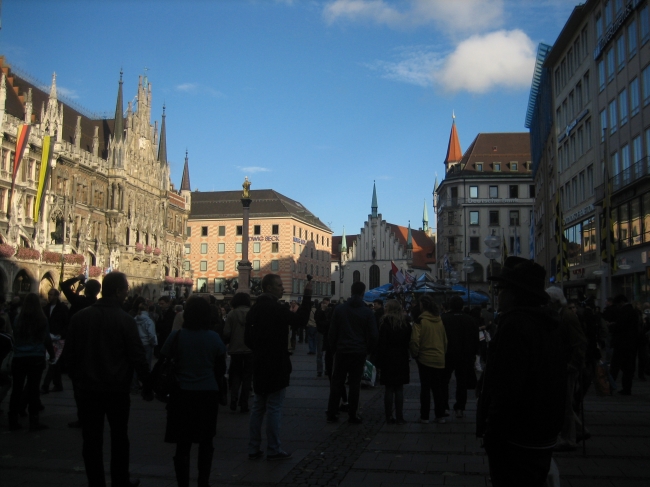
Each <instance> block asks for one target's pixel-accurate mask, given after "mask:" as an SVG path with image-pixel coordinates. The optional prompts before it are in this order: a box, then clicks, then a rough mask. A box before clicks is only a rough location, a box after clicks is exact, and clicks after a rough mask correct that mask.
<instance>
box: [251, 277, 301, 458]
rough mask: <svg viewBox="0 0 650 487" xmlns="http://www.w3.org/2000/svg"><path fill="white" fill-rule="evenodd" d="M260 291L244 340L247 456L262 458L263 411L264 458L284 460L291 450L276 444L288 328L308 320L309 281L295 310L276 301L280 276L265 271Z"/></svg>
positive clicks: (287, 358)
mask: <svg viewBox="0 0 650 487" xmlns="http://www.w3.org/2000/svg"><path fill="white" fill-rule="evenodd" d="M262 290H263V293H262V294H260V296H259V297H258V298H257V300H256V301H255V304H254V305H253V306H252V307H251V309H250V311H249V312H248V314H247V315H246V331H245V335H244V343H245V344H246V346H247V347H248V348H250V349H251V350H252V352H253V392H254V393H255V398H254V400H253V408H252V411H251V417H250V439H249V442H248V458H250V459H251V460H256V459H259V458H262V456H263V455H264V452H263V451H262V450H261V446H262V421H263V420H264V415H265V414H266V416H267V417H266V440H267V454H266V459H267V460H284V459H286V458H290V457H291V453H287V452H285V451H284V450H282V446H281V444H280V419H281V417H282V404H283V403H284V396H285V393H286V390H287V387H288V386H289V377H290V375H291V358H290V355H289V330H290V329H292V328H295V327H296V326H298V327H302V326H305V325H306V324H307V321H308V320H309V312H310V310H311V292H312V283H311V281H308V282H307V284H306V285H305V293H304V295H303V298H302V303H301V305H300V306H299V307H298V309H297V311H296V312H295V313H293V312H291V310H289V309H287V308H286V307H285V306H283V305H282V303H280V302H278V300H279V299H280V298H281V297H282V295H283V294H284V287H283V285H282V277H280V276H279V275H277V274H267V275H265V276H264V277H263V278H262Z"/></svg>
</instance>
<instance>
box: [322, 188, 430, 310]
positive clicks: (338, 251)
mask: <svg viewBox="0 0 650 487" xmlns="http://www.w3.org/2000/svg"><path fill="white" fill-rule="evenodd" d="M370 209H371V212H370V214H369V215H368V219H367V220H366V221H365V223H364V225H363V227H362V228H361V232H360V233H359V234H358V235H353V236H346V235H345V231H344V232H343V235H341V236H336V237H334V238H333V239H332V242H333V245H332V282H331V293H332V297H333V299H338V300H341V299H347V298H349V297H350V288H351V286H352V284H353V283H354V282H357V281H362V282H363V283H365V285H366V289H374V288H376V287H378V286H382V285H384V284H387V283H390V282H392V280H393V271H392V264H391V262H392V263H394V264H395V265H396V266H397V268H398V269H399V270H401V271H402V272H403V273H404V274H406V273H409V274H410V275H412V276H413V277H414V278H417V277H419V276H420V275H421V274H423V273H425V272H426V273H432V272H433V271H434V270H435V263H436V254H435V235H434V233H433V231H432V230H431V229H430V228H429V218H428V212H427V208H426V203H425V206H424V211H423V215H422V227H421V228H419V229H412V228H411V226H410V223H409V225H408V226H407V227H404V226H401V225H395V224H393V223H388V222H386V220H384V219H383V218H382V215H381V213H379V212H378V209H379V207H378V204H377V188H376V186H375V185H373V190H372V203H371V208H370Z"/></svg>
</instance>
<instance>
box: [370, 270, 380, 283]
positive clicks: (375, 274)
mask: <svg viewBox="0 0 650 487" xmlns="http://www.w3.org/2000/svg"><path fill="white" fill-rule="evenodd" d="M376 287H379V266H377V265H371V266H370V289H375V288H376Z"/></svg>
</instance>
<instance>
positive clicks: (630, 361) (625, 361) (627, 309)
mask: <svg viewBox="0 0 650 487" xmlns="http://www.w3.org/2000/svg"><path fill="white" fill-rule="evenodd" d="M614 308H615V309H614V312H613V314H612V318H613V319H612V320H611V321H613V322H614V323H613V324H611V325H609V331H610V333H611V334H612V341H611V346H612V348H613V349H614V350H613V352H612V362H611V365H610V372H611V374H612V377H613V378H614V380H616V378H617V376H618V372H619V371H620V372H622V373H623V377H622V378H621V385H622V387H621V390H620V391H619V394H621V395H624V396H629V395H631V394H632V378H633V377H634V369H635V366H636V364H635V362H636V349H637V340H638V333H639V322H640V319H639V316H638V314H637V312H636V310H635V309H634V307H633V306H632V305H631V304H630V303H628V301H627V298H626V297H625V295H623V294H619V295H618V296H616V297H615V298H614Z"/></svg>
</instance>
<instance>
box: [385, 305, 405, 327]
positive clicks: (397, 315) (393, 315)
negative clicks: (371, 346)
mask: <svg viewBox="0 0 650 487" xmlns="http://www.w3.org/2000/svg"><path fill="white" fill-rule="evenodd" d="M385 322H386V323H388V324H390V326H392V327H393V328H401V327H403V326H408V323H407V321H406V319H404V313H403V312H402V306H401V305H400V304H399V301H397V300H396V299H389V300H388V301H386V304H385V305H384V316H382V317H381V324H382V325H383V324H384V323H385Z"/></svg>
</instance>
